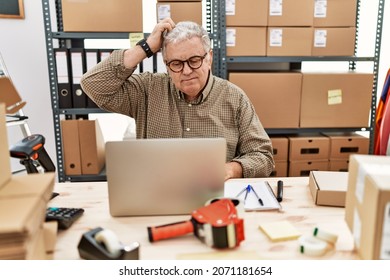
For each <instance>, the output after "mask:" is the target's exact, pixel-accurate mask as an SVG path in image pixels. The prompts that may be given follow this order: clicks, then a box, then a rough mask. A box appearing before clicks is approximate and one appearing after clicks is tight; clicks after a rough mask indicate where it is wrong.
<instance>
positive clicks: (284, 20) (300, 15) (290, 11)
mask: <svg viewBox="0 0 390 280" xmlns="http://www.w3.org/2000/svg"><path fill="white" fill-rule="evenodd" d="M313 9H314V1H313V0H283V1H271V2H270V6H269V13H268V26H312V25H313Z"/></svg>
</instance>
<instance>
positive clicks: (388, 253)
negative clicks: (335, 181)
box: [352, 166, 390, 260]
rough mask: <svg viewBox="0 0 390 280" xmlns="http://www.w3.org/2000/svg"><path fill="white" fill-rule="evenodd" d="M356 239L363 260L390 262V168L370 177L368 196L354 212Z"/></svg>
mask: <svg viewBox="0 0 390 280" xmlns="http://www.w3.org/2000/svg"><path fill="white" fill-rule="evenodd" d="M354 212H355V213H354V227H353V232H352V233H353V237H354V241H355V245H356V249H357V252H358V254H359V256H360V257H361V258H362V259H365V260H372V259H375V260H377V259H382V260H390V242H389V241H390V166H387V171H386V172H384V173H382V174H367V176H366V177H365V180H364V197H363V201H362V204H361V205H358V207H357V209H355V211H354Z"/></svg>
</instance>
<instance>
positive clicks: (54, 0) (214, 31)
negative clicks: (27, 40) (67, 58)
mask: <svg viewBox="0 0 390 280" xmlns="http://www.w3.org/2000/svg"><path fill="white" fill-rule="evenodd" d="M205 2H206V3H205V4H206V30H207V31H208V32H209V34H210V38H211V41H212V45H213V47H214V60H213V61H214V63H213V73H216V74H217V75H218V73H221V71H220V69H219V67H220V63H219V60H220V57H221V55H223V53H220V51H219V49H220V48H221V44H220V32H219V31H220V30H221V21H220V20H219V19H220V18H221V17H222V15H224V13H225V10H224V7H225V5H223V8H222V6H221V5H219V3H218V2H219V1H216V0H205ZM223 2H224V1H223ZM54 6H55V11H56V21H57V22H56V27H57V28H56V29H57V30H53V28H52V18H51V8H53V7H54ZM42 8H43V19H44V26H45V36H46V50H47V59H48V69H49V80H50V94H51V101H52V111H53V121H54V134H55V143H56V153H57V154H56V155H57V172H58V180H59V182H65V181H73V182H82V181H105V180H106V175H105V170H103V171H102V172H101V174H99V175H79V176H73V175H72V176H67V175H65V168H64V158H63V149H62V135H61V125H60V124H61V117H65V118H66V119H72V118H75V117H76V116H80V115H84V116H87V115H88V114H92V113H106V112H105V111H103V110H101V109H99V108H60V107H59V100H58V88H57V77H56V67H55V55H54V49H55V47H54V41H55V40H57V41H58V45H59V47H60V48H64V47H68V48H69V47H76V48H84V40H85V39H128V38H129V33H128V32H91V33H84V32H80V33H79V32H64V31H63V22H62V7H61V0H42ZM144 35H145V36H147V35H148V33H144ZM153 70H154V71H157V59H154V65H153Z"/></svg>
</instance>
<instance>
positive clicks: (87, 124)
mask: <svg viewBox="0 0 390 280" xmlns="http://www.w3.org/2000/svg"><path fill="white" fill-rule="evenodd" d="M78 131H79V143H80V152H81V173H82V174H99V173H100V171H101V170H102V169H103V167H104V162H105V158H104V139H103V133H102V131H101V129H100V126H99V123H98V121H92V120H80V121H78Z"/></svg>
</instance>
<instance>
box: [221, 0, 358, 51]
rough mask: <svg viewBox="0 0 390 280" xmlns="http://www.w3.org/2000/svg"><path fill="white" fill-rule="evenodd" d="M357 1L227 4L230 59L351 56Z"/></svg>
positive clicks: (245, 0) (252, 0)
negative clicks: (243, 57) (237, 57)
mask: <svg viewBox="0 0 390 280" xmlns="http://www.w3.org/2000/svg"><path fill="white" fill-rule="evenodd" d="M356 7H357V1H356V0H338V1H332V0H330V1H314V0H283V1H281V0H271V1H270V0H240V1H234V0H231V1H226V26H227V29H226V47H227V48H226V49H227V55H228V56H265V55H267V56H311V55H314V56H351V55H353V54H354V47H355V33H356Z"/></svg>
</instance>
